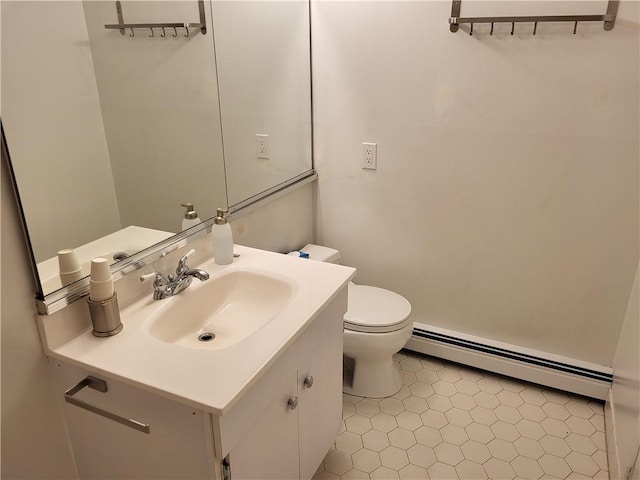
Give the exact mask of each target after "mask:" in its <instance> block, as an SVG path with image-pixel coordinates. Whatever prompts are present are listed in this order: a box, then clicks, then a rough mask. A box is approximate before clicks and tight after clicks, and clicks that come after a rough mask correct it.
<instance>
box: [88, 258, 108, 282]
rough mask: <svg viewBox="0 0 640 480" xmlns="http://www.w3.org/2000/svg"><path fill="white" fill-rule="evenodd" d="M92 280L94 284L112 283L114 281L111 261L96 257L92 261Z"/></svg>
mask: <svg viewBox="0 0 640 480" xmlns="http://www.w3.org/2000/svg"><path fill="white" fill-rule="evenodd" d="M91 280H93V281H94V282H107V281H109V282H110V281H112V280H113V276H112V275H111V268H110V267H109V260H107V259H106V258H104V257H96V258H94V259H93V260H91Z"/></svg>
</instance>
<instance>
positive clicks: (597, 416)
mask: <svg viewBox="0 0 640 480" xmlns="http://www.w3.org/2000/svg"><path fill="white" fill-rule="evenodd" d="M394 360H395V361H396V364H397V365H398V368H399V369H400V373H401V375H402V378H403V383H404V385H403V387H402V389H401V390H400V391H399V392H398V393H397V394H395V395H394V396H392V397H389V398H384V399H372V398H363V397H356V396H353V395H347V394H345V395H344V396H343V409H342V416H343V424H342V430H341V431H340V434H339V435H338V437H337V438H336V440H335V442H334V444H333V446H332V447H331V449H330V451H329V452H328V453H327V456H326V457H325V459H324V461H323V462H322V464H321V465H320V467H319V468H318V471H317V472H316V474H315V476H314V480H328V479H357V478H370V479H384V480H390V479H405V478H406V479H431V480H449V479H472V480H480V479H493V480H498V479H515V478H517V479H539V478H544V479H560V478H562V479H576V478H583V479H584V478H587V479H607V480H608V479H609V474H608V469H607V455H606V451H605V448H606V447H605V436H604V417H603V404H602V403H600V402H598V401H594V400H590V399H587V398H584V397H580V396H576V395H571V394H568V393H565V392H561V391H557V390H553V389H548V388H544V387H541V386H539V385H534V384H530V383H527V382H520V381H517V380H514V379H512V378H507V377H502V376H499V375H495V374H492V373H489V372H485V371H482V370H476V369H473V368H471V367H466V366H462V365H458V364H454V363H449V362H446V361H443V360H440V359H436V358H433V357H427V356H422V355H419V354H416V353H412V352H407V351H403V352H401V353H399V354H397V355H396V356H395V357H394Z"/></svg>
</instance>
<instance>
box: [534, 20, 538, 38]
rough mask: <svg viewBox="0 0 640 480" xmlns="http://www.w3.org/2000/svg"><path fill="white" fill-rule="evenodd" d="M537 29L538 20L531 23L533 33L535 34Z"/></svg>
mask: <svg viewBox="0 0 640 480" xmlns="http://www.w3.org/2000/svg"><path fill="white" fill-rule="evenodd" d="M537 30H538V22H534V23H533V34H534V35H535V34H536V31H537Z"/></svg>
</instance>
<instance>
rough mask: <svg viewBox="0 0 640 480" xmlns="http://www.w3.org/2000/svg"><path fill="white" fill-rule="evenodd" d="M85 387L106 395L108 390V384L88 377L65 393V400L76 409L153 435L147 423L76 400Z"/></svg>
mask: <svg viewBox="0 0 640 480" xmlns="http://www.w3.org/2000/svg"><path fill="white" fill-rule="evenodd" d="M84 387H89V388H91V389H93V390H97V391H98V392H102V393H106V392H107V390H108V388H107V382H105V381H104V380H100V379H99V378H96V377H92V376H88V377H87V378H85V379H84V380H82V381H81V382H80V383H78V384H77V385H75V386H73V387H71V388H70V389H69V390H67V391H66V392H64V400H65V401H66V402H68V403H70V404H72V405H75V406H76V407H80V408H84V409H85V410H89V411H90V412H93V413H97V414H98V415H101V416H103V417H105V418H108V419H109V420H113V421H115V422H118V423H121V424H122V425H125V426H127V427H130V428H133V429H135V430H138V431H139V432H142V433H151V426H150V425H148V424H146V423H141V422H138V421H136V420H132V419H130V418H124V417H121V416H119V415H116V414H115V413H111V412H107V411H106V410H102V409H101V408H98V407H94V406H93V405H89V404H88V403H86V402H83V401H82V400H78V399H77V398H74V397H73V396H74V395H75V394H76V393H78V392H79V391H80V390H82V389H83V388H84Z"/></svg>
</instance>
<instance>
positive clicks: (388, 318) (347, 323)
mask: <svg viewBox="0 0 640 480" xmlns="http://www.w3.org/2000/svg"><path fill="white" fill-rule="evenodd" d="M410 313H411V304H410V303H409V301H408V300H407V299H406V298H404V297H403V296H402V295H398V294H397V293H394V292H390V291H389V290H385V289H383V288H378V287H371V286H369V285H356V284H354V283H350V284H349V294H348V307H347V313H346V314H345V315H344V328H345V329H347V330H353V331H356V332H369V333H387V332H395V331H397V330H401V329H402V328H404V327H405V326H406V325H407V324H409V323H410V322H411V320H410V319H409V314H410Z"/></svg>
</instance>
